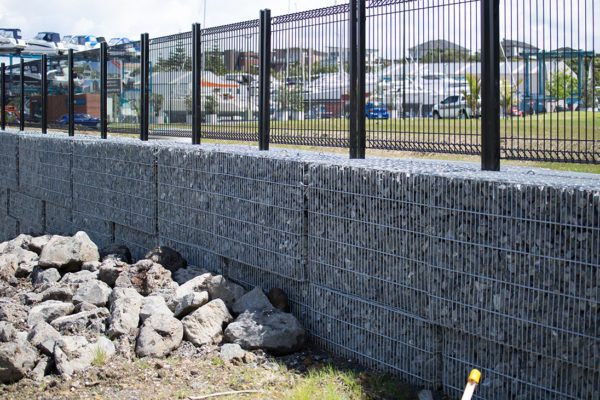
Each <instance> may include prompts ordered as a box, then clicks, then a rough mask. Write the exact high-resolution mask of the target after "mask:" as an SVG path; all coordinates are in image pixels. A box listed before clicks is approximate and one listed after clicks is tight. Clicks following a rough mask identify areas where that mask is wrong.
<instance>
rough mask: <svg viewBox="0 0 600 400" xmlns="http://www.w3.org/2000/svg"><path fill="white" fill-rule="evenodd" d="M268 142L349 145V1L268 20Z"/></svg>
mask: <svg viewBox="0 0 600 400" xmlns="http://www.w3.org/2000/svg"><path fill="white" fill-rule="evenodd" d="M271 29H272V35H271V107H270V108H271V109H270V114H271V142H272V143H284V144H297V145H310V146H335V147H345V146H348V119H347V114H348V111H349V100H350V98H349V89H350V79H349V75H348V72H349V61H350V50H349V45H348V43H349V41H348V29H349V26H348V5H347V4H344V5H339V6H334V7H327V8H321V9H317V10H311V11H306V12H301V13H296V14H289V15H283V16H279V17H274V18H273V19H272V28H271Z"/></svg>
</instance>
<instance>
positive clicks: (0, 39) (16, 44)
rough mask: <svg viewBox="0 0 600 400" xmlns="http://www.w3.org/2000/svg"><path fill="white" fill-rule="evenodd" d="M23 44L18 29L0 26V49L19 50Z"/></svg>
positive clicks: (4, 50) (6, 50) (22, 47)
mask: <svg viewBox="0 0 600 400" xmlns="http://www.w3.org/2000/svg"><path fill="white" fill-rule="evenodd" d="M25 46H26V44H25V41H24V40H23V39H22V38H21V30H20V29H9V28H0V51H3V52H20V51H21V50H23V49H24V48H25Z"/></svg>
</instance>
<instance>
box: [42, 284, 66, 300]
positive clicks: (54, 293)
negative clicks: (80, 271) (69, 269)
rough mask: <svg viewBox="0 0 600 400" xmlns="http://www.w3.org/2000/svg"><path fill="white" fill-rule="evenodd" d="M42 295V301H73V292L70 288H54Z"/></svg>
mask: <svg viewBox="0 0 600 400" xmlns="http://www.w3.org/2000/svg"><path fill="white" fill-rule="evenodd" d="M40 295H41V301H47V300H57V301H71V300H72V299H73V290H72V289H71V288H70V287H69V286H52V287H49V288H48V289H46V290H44V291H43V292H42V293H40Z"/></svg>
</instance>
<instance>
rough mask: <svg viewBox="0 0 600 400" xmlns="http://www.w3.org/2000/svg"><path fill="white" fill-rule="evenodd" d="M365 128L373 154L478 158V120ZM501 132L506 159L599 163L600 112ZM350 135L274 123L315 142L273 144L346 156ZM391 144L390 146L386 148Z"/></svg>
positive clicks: (319, 123)
mask: <svg viewBox="0 0 600 400" xmlns="http://www.w3.org/2000/svg"><path fill="white" fill-rule="evenodd" d="M366 127H367V147H368V148H369V150H368V154H369V155H378V156H384V157H406V156H410V157H426V158H436V159H451V160H472V161H478V160H479V159H478V157H477V152H478V148H479V147H478V146H479V145H480V143H481V133H480V132H481V120H480V119H466V120H461V119H443V120H434V119H432V118H421V119H419V118H409V119H392V120H384V121H372V120H367V121H366ZM110 128H115V129H133V130H137V124H111V125H110ZM150 130H151V134H152V132H153V131H154V132H156V133H159V132H161V131H162V132H165V133H168V132H169V131H173V132H176V131H190V130H191V127H190V125H188V124H166V125H161V124H151V125H150ZM201 130H202V132H203V133H204V135H205V137H211V136H212V137H215V136H218V137H226V136H227V135H235V136H234V138H235V139H236V140H232V141H230V140H226V141H223V140H211V139H205V140H204V141H205V142H226V143H234V142H235V143H240V140H247V138H251V137H253V136H254V135H256V134H257V131H258V123H257V122H256V121H251V122H246V121H226V122H222V123H219V124H215V125H207V124H203V125H202V126H201ZM162 132H161V133H162ZM501 134H502V139H501V140H502V143H501V146H502V149H503V151H504V154H505V155H506V158H514V157H515V156H519V155H525V157H524V158H538V159H539V158H541V157H546V158H547V159H561V158H565V157H566V158H568V157H570V156H571V155H572V156H573V157H574V158H576V159H581V160H586V159H587V160H588V161H589V160H590V159H593V160H595V162H596V163H600V113H591V112H589V113H586V112H566V113H547V114H537V115H533V116H527V117H514V118H503V119H502V120H501ZM347 136H348V120H347V119H324V120H301V121H272V122H271V137H272V141H273V142H280V143H293V142H294V139H297V141H298V142H299V143H310V144H311V145H310V146H298V145H276V144H274V146H281V147H287V148H303V149H308V150H315V151H332V152H340V153H344V154H346V153H347V152H348V151H347V149H346V148H344V144H345V140H346V139H347ZM251 143H253V142H251ZM327 146H342V147H341V148H339V147H338V148H336V147H327ZM388 148H389V149H392V150H387V149H388ZM384 149H385V150H384ZM457 149H459V150H460V152H461V153H467V154H468V153H470V154H472V155H473V156H469V155H462V154H453V153H456V150H457ZM511 151H512V152H511ZM591 155H594V157H595V158H594V157H591ZM504 163H505V164H511V165H513V164H516V165H535V166H542V167H546V168H552V169H560V170H572V171H580V172H592V173H600V165H598V164H585V163H556V162H551V163H546V162H524V161H523V162H522V161H504Z"/></svg>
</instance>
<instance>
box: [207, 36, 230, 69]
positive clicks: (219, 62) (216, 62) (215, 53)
mask: <svg viewBox="0 0 600 400" xmlns="http://www.w3.org/2000/svg"><path fill="white" fill-rule="evenodd" d="M204 69H205V70H207V71H211V72H212V73H214V74H217V75H225V73H226V72H227V70H226V69H225V62H224V60H223V53H222V52H221V50H219V46H218V45H217V44H216V43H215V44H214V45H213V48H212V50H210V51H207V52H206V54H205V56H204Z"/></svg>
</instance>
